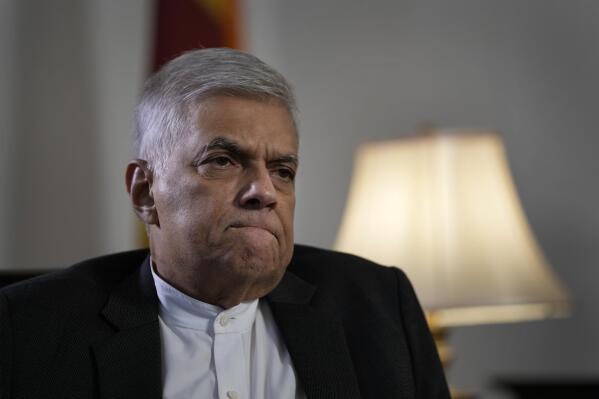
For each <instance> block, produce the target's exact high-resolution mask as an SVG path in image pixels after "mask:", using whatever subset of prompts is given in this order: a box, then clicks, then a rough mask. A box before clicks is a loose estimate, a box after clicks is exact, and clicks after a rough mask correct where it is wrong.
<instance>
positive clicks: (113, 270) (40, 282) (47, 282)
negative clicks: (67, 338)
mask: <svg viewBox="0 0 599 399" xmlns="http://www.w3.org/2000/svg"><path fill="white" fill-rule="evenodd" d="M147 254H148V251H147V250H146V249H142V250H134V251H127V252H120V253H115V254H110V255H104V256H100V257H96V258H92V259H87V260H84V261H81V262H78V263H76V264H74V265H72V266H70V267H67V268H65V269H62V270H58V271H52V272H48V273H45V274H41V275H39V276H37V277H34V278H31V279H28V280H24V281H21V282H18V283H15V284H12V285H9V286H7V287H4V288H2V289H0V293H2V294H3V295H4V296H5V297H6V298H7V299H8V300H9V301H10V302H12V303H23V304H25V303H27V304H33V303H35V302H38V303H40V304H43V303H46V304H48V303H55V302H56V301H60V300H61V299H62V300H65V301H67V300H69V299H72V298H73V296H79V295H86V294H92V293H94V292H102V293H103V292H108V291H110V289H111V288H112V287H114V286H115V285H116V284H118V283H119V282H120V281H122V280H123V278H125V277H126V276H127V275H129V274H130V273H132V272H133V271H134V270H135V269H136V268H137V267H139V265H140V264H141V263H142V262H143V261H144V259H145V258H146V256H147Z"/></svg>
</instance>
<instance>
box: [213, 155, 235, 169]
mask: <svg viewBox="0 0 599 399" xmlns="http://www.w3.org/2000/svg"><path fill="white" fill-rule="evenodd" d="M208 162H209V163H211V164H214V165H216V166H218V167H221V168H225V167H227V166H229V165H232V164H233V160H232V159H231V158H229V157H227V156H224V155H219V156H216V157H214V158H211V159H209V160H208Z"/></svg>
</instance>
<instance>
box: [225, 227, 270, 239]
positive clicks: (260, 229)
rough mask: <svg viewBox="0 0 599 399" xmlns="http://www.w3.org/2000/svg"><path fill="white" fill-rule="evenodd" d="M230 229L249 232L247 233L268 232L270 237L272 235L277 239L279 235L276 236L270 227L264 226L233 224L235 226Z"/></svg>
mask: <svg viewBox="0 0 599 399" xmlns="http://www.w3.org/2000/svg"><path fill="white" fill-rule="evenodd" d="M229 228H231V229H239V230H247V231H252V230H256V231H259V232H267V233H269V234H270V235H272V236H273V237H274V238H277V235H276V234H275V232H274V231H273V229H271V228H269V227H268V226H264V225H259V224H246V223H233V224H231V225H229ZM277 240H278V238H277Z"/></svg>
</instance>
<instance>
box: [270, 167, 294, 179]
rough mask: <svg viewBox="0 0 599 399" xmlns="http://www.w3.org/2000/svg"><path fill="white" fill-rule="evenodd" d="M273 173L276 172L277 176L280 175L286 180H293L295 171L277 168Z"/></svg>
mask: <svg viewBox="0 0 599 399" xmlns="http://www.w3.org/2000/svg"><path fill="white" fill-rule="evenodd" d="M275 173H276V174H277V176H278V177H280V178H281V179H283V180H288V181H293V180H295V171H293V170H291V169H289V168H277V169H276V170H275Z"/></svg>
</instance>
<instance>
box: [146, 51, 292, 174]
mask: <svg viewBox="0 0 599 399" xmlns="http://www.w3.org/2000/svg"><path fill="white" fill-rule="evenodd" d="M219 94H225V95H231V96H241V97H250V98H257V99H261V100H269V99H272V98H274V99H277V100H279V101H280V102H281V104H282V105H283V106H285V108H286V109H287V110H288V111H289V114H290V115H291V118H292V120H293V123H294V125H295V127H296V131H297V106H296V102H295V97H294V95H293V91H292V88H291V85H290V84H289V83H288V82H287V80H286V79H285V78H284V77H283V75H281V74H280V73H279V72H277V71H275V70H274V69H273V68H272V67H270V66H269V65H267V64H266V63H264V62H262V61H261V60H260V59H258V58H257V57H255V56H253V55H251V54H247V53H244V52H241V51H237V50H232V49H228V48H207V49H201V50H193V51H189V52H186V53H184V54H182V55H181V56H179V57H177V58H175V59H174V60H172V61H170V62H169V63H167V64H166V65H165V66H163V67H162V68H161V69H160V70H159V71H158V72H157V73H156V74H154V75H152V76H151V77H150V78H149V79H148V80H147V81H146V83H145V86H144V89H143V92H142V95H141V98H140V100H139V103H138V105H137V109H136V113H135V152H136V154H137V157H138V158H141V159H144V160H146V161H147V162H148V164H149V166H150V168H151V169H153V170H161V169H163V167H164V166H165V163H166V160H167V159H168V157H169V155H170V154H171V153H172V151H173V149H174V148H175V147H176V146H177V145H178V144H179V143H180V142H181V141H180V140H181V138H182V137H183V136H184V135H185V134H189V133H191V132H193V131H195V129H196V126H195V125H196V122H195V115H196V112H197V108H198V107H197V106H198V104H199V103H200V102H201V101H202V100H205V99H206V98H208V97H211V96H214V95H219Z"/></svg>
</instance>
